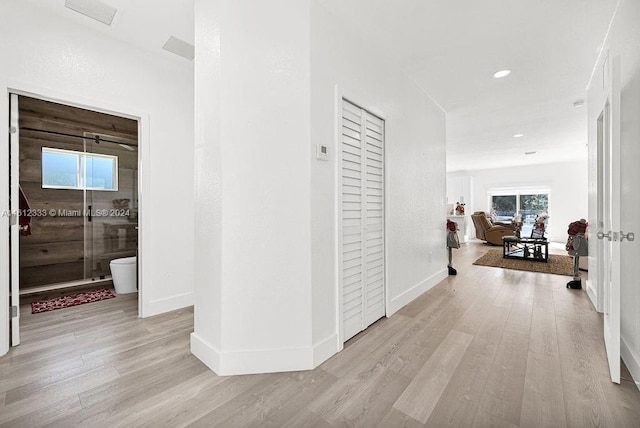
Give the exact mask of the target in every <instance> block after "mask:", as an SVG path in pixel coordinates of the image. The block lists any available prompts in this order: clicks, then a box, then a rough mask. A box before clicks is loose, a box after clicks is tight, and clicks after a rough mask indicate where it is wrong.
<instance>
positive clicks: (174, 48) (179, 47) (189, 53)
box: [162, 36, 195, 61]
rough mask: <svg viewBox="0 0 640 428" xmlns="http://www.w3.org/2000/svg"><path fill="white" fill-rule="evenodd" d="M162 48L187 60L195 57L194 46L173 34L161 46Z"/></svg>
mask: <svg viewBox="0 0 640 428" xmlns="http://www.w3.org/2000/svg"><path fill="white" fill-rule="evenodd" d="M162 49H164V50H166V51H169V52H171V53H174V54H176V55H179V56H181V57H182V58H186V59H188V60H189V61H191V60H192V59H193V58H194V57H195V47H194V46H193V45H192V44H191V43H187V42H185V41H184V40H182V39H179V38H177V37H174V36H171V37H169V40H167V42H166V43H165V44H164V46H162Z"/></svg>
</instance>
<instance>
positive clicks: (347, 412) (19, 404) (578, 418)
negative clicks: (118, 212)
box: [0, 242, 640, 427]
mask: <svg viewBox="0 0 640 428" xmlns="http://www.w3.org/2000/svg"><path fill="white" fill-rule="evenodd" d="M486 249H487V247H486V246H484V245H481V244H479V243H477V242H471V243H469V244H467V245H465V246H463V248H462V249H460V250H456V251H455V253H454V266H455V267H456V268H457V269H458V272H459V274H458V275H457V276H455V277H449V278H448V279H447V280H445V281H443V282H442V283H440V284H438V285H437V286H436V287H435V288H433V289H432V290H430V291H429V292H428V293H425V294H424V295H423V296H421V297H419V298H418V299H417V300H415V301H414V302H413V303H411V304H410V305H408V306H407V307H405V308H403V309H402V310H400V311H399V312H398V313H397V314H396V315H394V316H393V317H391V318H389V319H382V320H380V321H379V322H377V323H376V324H374V325H373V326H371V327H370V328H369V329H368V330H367V331H366V332H364V333H362V334H360V335H358V336H356V337H355V338H354V339H352V340H351V341H350V342H349V343H348V344H347V346H346V347H345V349H344V351H343V352H341V353H340V354H338V355H336V356H334V357H333V358H331V359H330V360H328V361H326V362H325V363H324V364H322V365H321V366H320V367H318V368H317V369H315V370H313V371H307V372H294V373H278V374H263V375H251V376H233V377H219V376H216V375H215V374H214V373H213V372H211V371H210V370H208V369H207V368H206V367H205V366H204V365H203V364H202V363H200V361H198V360H197V359H196V358H195V357H193V356H192V355H191V354H190V353H189V333H190V332H191V331H192V329H193V311H192V310H191V309H185V310H180V311H175V312H171V313H168V314H164V315H160V316H157V317H153V318H149V319H138V318H137V317H136V312H137V310H136V297H135V296H131V295H128V296H119V297H118V298H116V299H112V300H106V301H103V302H98V303H93V304H88V305H82V306H78V307H75V308H69V309H64V310H58V311H53V312H48V313H43V314H38V315H31V314H30V310H29V308H28V307H27V306H25V307H23V308H22V314H23V318H22V323H23V327H22V344H21V345H20V346H19V347H17V348H14V349H12V350H11V352H10V353H9V354H8V355H6V356H4V357H2V358H0V426H18V427H36V426H59V427H72V426H88V427H102V426H105V427H106V426H108V427H115V426H149V427H165V426H168V427H174V426H186V425H192V426H202V427H210V426H224V427H236V426H261V427H262V426H272V427H301V426H317V427H326V426H367V427H368V426H383V427H396V426H403V427H404V426H406V427H421V426H429V427H442V426H461V427H489V426H496V427H514V426H522V427H534V426H535V427H563V426H569V427H591V426H602V427H634V426H635V427H638V426H640V392H639V391H638V389H637V388H636V386H635V385H634V384H633V383H632V382H630V381H628V380H625V381H623V382H622V384H621V385H615V384H613V383H611V382H610V381H609V375H608V368H607V360H606V355H605V351H604V344H603V340H602V318H601V316H600V315H599V314H597V313H596V312H595V311H594V310H593V308H592V306H591V304H590V302H589V299H588V298H587V296H586V293H585V292H584V291H582V290H568V289H566V288H565V283H566V282H567V281H568V280H569V279H570V278H569V277H564V276H557V275H548V274H535V273H530V272H520V271H513V270H502V269H496V268H488V267H480V266H473V265H472V262H473V260H475V259H476V258H477V257H479V256H480V255H481V254H482V253H483V252H484V251H486ZM623 376H625V377H626V378H629V377H630V376H629V374H628V372H626V370H625V369H624V368H623Z"/></svg>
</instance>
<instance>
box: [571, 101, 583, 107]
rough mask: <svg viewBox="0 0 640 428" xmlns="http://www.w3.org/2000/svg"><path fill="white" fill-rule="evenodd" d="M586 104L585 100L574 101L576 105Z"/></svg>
mask: <svg viewBox="0 0 640 428" xmlns="http://www.w3.org/2000/svg"><path fill="white" fill-rule="evenodd" d="M583 105H584V100H577V101H575V102H574V103H573V106H574V107H582V106H583Z"/></svg>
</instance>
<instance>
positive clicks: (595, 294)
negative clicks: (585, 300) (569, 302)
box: [585, 279, 598, 311]
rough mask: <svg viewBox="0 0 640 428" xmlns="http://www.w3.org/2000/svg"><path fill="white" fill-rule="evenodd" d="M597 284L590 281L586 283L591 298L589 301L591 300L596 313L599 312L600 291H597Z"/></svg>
mask: <svg viewBox="0 0 640 428" xmlns="http://www.w3.org/2000/svg"><path fill="white" fill-rule="evenodd" d="M595 287H596V284H595V283H594V281H590V280H588V279H587V282H586V287H585V288H586V289H587V296H589V299H590V300H591V304H592V305H593V307H594V308H595V310H596V311H598V291H597V290H596V288H595Z"/></svg>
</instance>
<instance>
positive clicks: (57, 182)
mask: <svg viewBox="0 0 640 428" xmlns="http://www.w3.org/2000/svg"><path fill="white" fill-rule="evenodd" d="M42 187H43V188H45V189H76V190H107V191H108V190H111V191H116V190H118V157H117V156H111V155H103V154H97V153H85V152H77V151H73V150H61V149H52V148H49V147H43V148H42Z"/></svg>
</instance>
